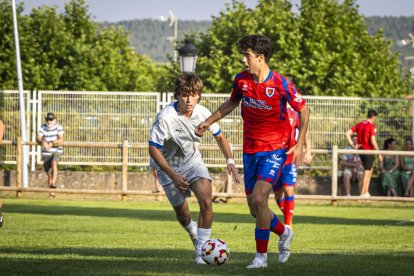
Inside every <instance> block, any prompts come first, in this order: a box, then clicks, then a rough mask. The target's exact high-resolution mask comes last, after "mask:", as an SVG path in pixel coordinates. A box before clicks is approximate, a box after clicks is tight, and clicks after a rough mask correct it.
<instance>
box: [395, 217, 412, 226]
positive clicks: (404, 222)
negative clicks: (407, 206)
mask: <svg viewBox="0 0 414 276" xmlns="http://www.w3.org/2000/svg"><path fill="white" fill-rule="evenodd" d="M409 222H414V218H413V219H412V220H403V221H399V222H397V224H398V225H401V224H406V223H409Z"/></svg>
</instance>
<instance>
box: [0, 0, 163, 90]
mask: <svg viewBox="0 0 414 276" xmlns="http://www.w3.org/2000/svg"><path fill="white" fill-rule="evenodd" d="M9 2H10V1H8V0H0V16H2V18H6V19H7V18H10V20H5V24H2V25H1V26H0V31H1V33H0V41H1V44H0V63H1V64H2V66H1V67H0V83H1V88H3V89H15V88H16V87H17V85H16V74H15V73H12V72H15V71H16V70H15V61H14V41H13V25H12V23H13V20H12V19H11V6H10V4H9ZM22 12H23V5H19V8H18V19H19V33H20V42H21V59H22V71H23V80H24V87H25V89H29V90H36V89H38V90H40V89H42V90H89V91H95V90H96V91H155V89H156V88H157V85H158V76H159V70H160V69H159V67H158V66H156V65H155V64H154V63H153V62H152V61H151V60H150V59H149V58H148V57H146V56H142V55H137V54H135V51H134V50H133V49H131V47H129V41H128V36H127V34H126V33H125V32H124V31H123V30H122V29H121V28H114V27H109V28H103V29H101V30H98V24H97V23H94V22H93V21H92V20H91V16H90V15H89V13H88V6H87V5H86V3H85V1H84V0H71V1H70V2H68V3H67V4H66V5H65V11H64V13H63V14H59V13H58V12H57V11H56V7H48V6H42V7H40V8H38V9H33V10H32V12H31V14H29V15H27V16H23V15H21V13H22Z"/></svg>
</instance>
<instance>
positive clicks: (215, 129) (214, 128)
mask: <svg viewBox="0 0 414 276" xmlns="http://www.w3.org/2000/svg"><path fill="white" fill-rule="evenodd" d="M201 112H202V114H203V117H204V120H205V119H207V118H208V117H210V116H211V111H210V110H209V109H208V108H206V107H203V108H202V109H201ZM208 130H209V131H210V132H211V134H213V136H217V135H219V134H220V133H221V129H220V126H219V124H218V123H214V124H212V125H211V126H210V127H209V128H208Z"/></svg>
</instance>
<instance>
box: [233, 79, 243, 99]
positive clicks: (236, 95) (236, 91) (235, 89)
mask: <svg viewBox="0 0 414 276" xmlns="http://www.w3.org/2000/svg"><path fill="white" fill-rule="evenodd" d="M240 78H241V75H240V74H237V75H236V77H235V78H234V80H233V89H232V91H231V95H230V100H231V101H233V102H238V101H240V99H241V98H242V97H243V94H242V92H241V90H240V88H239V81H240Z"/></svg>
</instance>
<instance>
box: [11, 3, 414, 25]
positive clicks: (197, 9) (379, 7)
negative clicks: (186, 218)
mask: <svg viewBox="0 0 414 276" xmlns="http://www.w3.org/2000/svg"><path fill="white" fill-rule="evenodd" d="M16 2H18V3H19V2H24V6H25V11H26V13H28V12H29V11H30V10H31V8H32V7H39V6H41V5H48V6H52V5H56V6H58V7H59V10H60V11H62V10H63V7H64V3H66V2H68V0H16ZM243 2H244V3H245V4H246V5H247V7H249V8H254V7H255V6H256V4H257V2H258V0H244V1H243ZM291 2H292V3H293V4H294V5H297V4H298V3H300V0H291ZM86 3H87V4H88V6H89V12H90V13H91V14H92V16H93V17H94V19H95V21H97V22H103V21H107V22H118V21H122V20H132V19H143V18H160V16H164V17H168V14H169V11H172V12H173V14H174V16H176V17H177V18H178V19H179V20H211V17H212V16H218V15H219V13H220V11H221V10H224V9H225V4H226V3H231V0H86ZM357 3H358V5H359V7H360V8H359V10H360V13H362V14H364V15H365V16H374V15H379V16H412V15H414V0H357Z"/></svg>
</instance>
